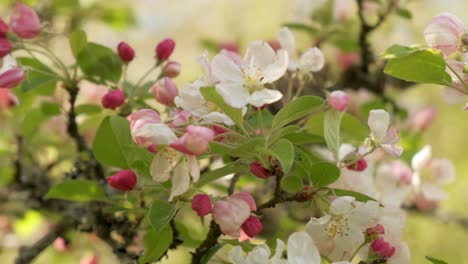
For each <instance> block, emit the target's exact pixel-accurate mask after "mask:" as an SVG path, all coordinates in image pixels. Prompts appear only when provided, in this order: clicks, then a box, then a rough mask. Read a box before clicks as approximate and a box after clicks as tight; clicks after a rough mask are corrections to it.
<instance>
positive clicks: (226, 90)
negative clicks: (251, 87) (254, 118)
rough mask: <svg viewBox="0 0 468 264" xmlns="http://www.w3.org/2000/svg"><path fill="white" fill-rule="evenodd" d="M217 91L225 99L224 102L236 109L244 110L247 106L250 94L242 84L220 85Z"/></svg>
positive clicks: (217, 86)
mask: <svg viewBox="0 0 468 264" xmlns="http://www.w3.org/2000/svg"><path fill="white" fill-rule="evenodd" d="M216 91H218V93H219V94H220V95H221V96H222V97H223V99H224V101H225V102H226V103H227V104H228V105H230V106H232V107H235V108H242V107H244V106H246V105H247V103H248V101H247V99H248V98H249V92H248V91H247V90H246V89H245V88H244V86H243V84H242V83H240V82H239V83H219V84H217V85H216Z"/></svg>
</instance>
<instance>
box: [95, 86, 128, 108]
mask: <svg viewBox="0 0 468 264" xmlns="http://www.w3.org/2000/svg"><path fill="white" fill-rule="evenodd" d="M101 103H102V106H103V107H104V108H108V109H115V108H117V107H119V106H121V105H123V103H125V94H124V92H123V91H122V90H120V89H115V90H113V91H109V92H107V93H106V94H105V95H104V96H103V97H102V101H101Z"/></svg>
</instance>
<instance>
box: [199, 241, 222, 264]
mask: <svg viewBox="0 0 468 264" xmlns="http://www.w3.org/2000/svg"><path fill="white" fill-rule="evenodd" d="M224 245H225V244H224V243H220V244H217V245H215V246H213V247H211V248H210V249H209V250H208V252H207V253H206V254H205V255H204V256H203V257H202V258H201V260H200V264H208V263H209V261H210V259H211V258H212V257H213V256H214V255H215V254H216V252H218V250H220V249H221V248H222V247H224Z"/></svg>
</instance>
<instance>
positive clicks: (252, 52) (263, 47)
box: [244, 41, 287, 69]
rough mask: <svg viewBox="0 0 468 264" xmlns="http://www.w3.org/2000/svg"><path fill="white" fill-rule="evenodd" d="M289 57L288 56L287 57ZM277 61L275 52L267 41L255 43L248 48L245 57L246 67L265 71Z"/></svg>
mask: <svg viewBox="0 0 468 264" xmlns="http://www.w3.org/2000/svg"><path fill="white" fill-rule="evenodd" d="M286 56H287V55H286ZM276 60H277V57H276V54H275V51H274V50H273V49H272V48H271V46H270V45H269V44H268V43H266V42H265V41H254V42H252V43H251V44H250V46H249V47H248V48H247V52H246V54H245V57H244V67H251V66H252V65H255V66H256V67H258V68H260V69H265V68H266V67H268V66H269V65H270V64H273V63H275V61H276Z"/></svg>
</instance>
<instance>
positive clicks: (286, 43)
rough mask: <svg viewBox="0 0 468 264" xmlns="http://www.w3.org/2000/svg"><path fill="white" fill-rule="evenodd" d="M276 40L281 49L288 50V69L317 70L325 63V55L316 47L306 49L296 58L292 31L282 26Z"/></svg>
mask: <svg viewBox="0 0 468 264" xmlns="http://www.w3.org/2000/svg"><path fill="white" fill-rule="evenodd" d="M278 41H279V43H280V45H281V47H282V48H283V49H285V50H286V51H287V52H288V55H289V65H288V70H290V71H296V70H301V71H304V72H318V71H320V70H321V69H322V68H323V66H324V65H325V57H324V56H323V53H322V51H321V50H320V49H319V48H317V47H314V48H310V49H308V50H306V51H305V52H304V53H303V54H302V55H301V57H300V58H299V59H298V57H297V50H296V40H295V38H294V35H293V33H292V32H291V31H290V30H289V29H288V28H287V27H284V28H282V29H281V30H280V32H279V33H278Z"/></svg>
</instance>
